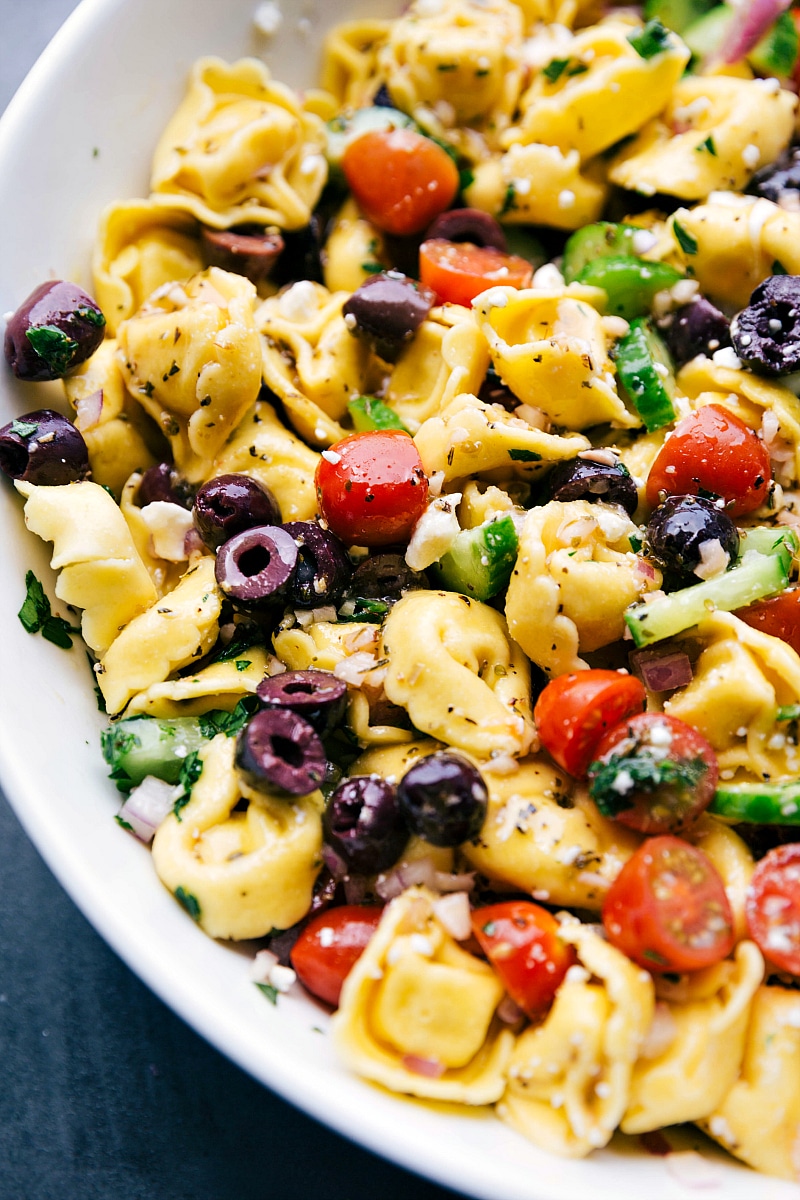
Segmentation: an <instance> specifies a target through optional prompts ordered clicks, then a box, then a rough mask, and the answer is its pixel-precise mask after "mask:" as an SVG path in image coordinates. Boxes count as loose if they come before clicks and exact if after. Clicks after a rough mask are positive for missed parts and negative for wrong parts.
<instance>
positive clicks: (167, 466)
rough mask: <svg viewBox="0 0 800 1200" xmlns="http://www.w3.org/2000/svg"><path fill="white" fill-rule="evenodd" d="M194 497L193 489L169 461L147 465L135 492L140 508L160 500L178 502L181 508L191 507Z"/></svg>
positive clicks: (170, 502)
mask: <svg viewBox="0 0 800 1200" xmlns="http://www.w3.org/2000/svg"><path fill="white" fill-rule="evenodd" d="M194 497H195V489H194V488H193V487H192V485H191V484H190V483H189V482H188V480H186V479H184V478H183V476H182V475H180V474H179V473H178V472H177V471H176V470H175V468H174V467H173V466H172V464H171V463H167V462H161V463H157V464H156V465H155V466H154V467H148V468H147V470H146V471H145V472H144V474H143V475H142V478H141V480H140V482H139V489H138V491H137V493H136V499H137V503H138V504H139V507H140V508H144V506H145V505H146V504H154V503H155V502H156V501H158V500H162V501H165V502H166V503H168V504H180V506H181V508H187V509H191V507H192V505H193V504H194Z"/></svg>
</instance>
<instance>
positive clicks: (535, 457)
mask: <svg viewBox="0 0 800 1200" xmlns="http://www.w3.org/2000/svg"><path fill="white" fill-rule="evenodd" d="M508 457H509V458H510V459H511V460H512V461H513V462H541V460H542V456H541V454H537V453H536V451H535V450H509V452H508Z"/></svg>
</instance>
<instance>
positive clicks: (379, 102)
mask: <svg viewBox="0 0 800 1200" xmlns="http://www.w3.org/2000/svg"><path fill="white" fill-rule="evenodd" d="M372 107H373V108H397V105H396V104H395V103H394V101H393V100H392V97H391V96H390V95H389V89H388V88H387V86H386V84H385V83H382V84H381V86H380V87H379V88H378V90H377V92H376V93H375V95H374V96H373V97H372Z"/></svg>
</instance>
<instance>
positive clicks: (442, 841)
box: [397, 750, 489, 846]
mask: <svg viewBox="0 0 800 1200" xmlns="http://www.w3.org/2000/svg"><path fill="white" fill-rule="evenodd" d="M397 796H398V799H399V801H400V807H401V808H402V810H403V813H404V814H405V818H406V821H407V822H408V824H409V826H410V828H411V831H412V833H416V834H417V835H418V836H419V837H422V838H425V840H426V841H428V842H430V843H431V845H433V846H460V845H461V843H462V842H467V841H469V840H470V838H474V837H477V835H478V834H479V833H480V831H481V826H482V825H483V822H484V818H485V817H486V807H487V804H488V801H489V793H488V791H487V789H486V784H485V783H484V782H483V778H482V776H481V773H480V771H479V770H478V769H477V767H474V766H473V765H472V763H471V762H468V761H467V759H465V758H462V757H461V755H459V754H452V753H451V752H450V751H449V750H442V751H440V752H439V753H438V754H429V755H427V757H425V758H421V759H420V760H419V762H416V763H415V764H414V766H413V767H411V769H410V770H409V771H407V772H406V774H405V775H404V776H403V778H402V779H401V780H400V783H399V784H398V786H397Z"/></svg>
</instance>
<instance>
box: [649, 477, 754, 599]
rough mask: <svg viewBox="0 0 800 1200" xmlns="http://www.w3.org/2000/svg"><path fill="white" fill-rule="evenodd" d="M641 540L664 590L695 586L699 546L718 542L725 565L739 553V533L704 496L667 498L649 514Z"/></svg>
mask: <svg viewBox="0 0 800 1200" xmlns="http://www.w3.org/2000/svg"><path fill="white" fill-rule="evenodd" d="M645 541H646V544H647V549H648V552H649V554H650V555H651V556H652V557H653V558H654V559H656V561H657V562H658V563H660V565H661V566H662V567H663V568H664V584H663V586H664V590H665V591H674V590H675V589H676V588H681V587H687V586H688V585H689V584H692V583H697V581H698V576H697V574H696V573H695V569H696V568H697V567H699V566H700V565H701V563H702V562H703V547H704V546H706V547H711V546H712V544H713V543H714V542H717V543H719V546H720V547H721V549H722V550H723V551H724V552H725V553H726V554H727V556H728V562H729V563H730V562H735V561H736V558H737V555H738V553H739V533H738V531H737V529H736V526H735V525H734V523H733V521H732V520H731V518H730V517H729V516H728V514H727V513H726V512H725V511H724V510H723V509H721V508H718V507H717V505H716V504H715V503H714V501H713V500H707V499H706V498H705V497H704V496H670V497H668V499H666V500H665V501H664V503H663V504H659V506H658V508H656V509H655V510H654V511H653V514H652V516H651V517H650V520H649V522H648V524H647V533H646V535H645Z"/></svg>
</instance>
